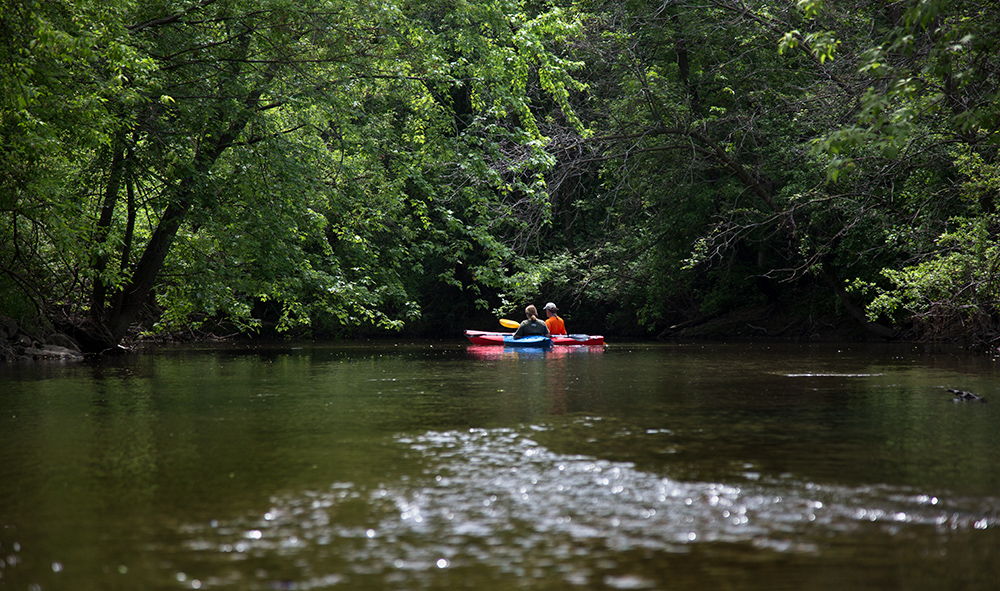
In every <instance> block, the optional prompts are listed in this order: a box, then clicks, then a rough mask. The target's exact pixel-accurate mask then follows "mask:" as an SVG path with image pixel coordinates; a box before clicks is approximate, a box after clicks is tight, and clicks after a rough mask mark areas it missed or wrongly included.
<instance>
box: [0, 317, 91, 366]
mask: <svg viewBox="0 0 1000 591" xmlns="http://www.w3.org/2000/svg"><path fill="white" fill-rule="evenodd" d="M83 357H84V355H83V352H82V351H81V349H80V345H78V344H77V342H76V341H74V340H73V339H72V338H70V337H69V336H67V335H65V334H63V333H61V332H58V331H55V330H46V329H44V328H29V327H27V326H25V325H23V324H21V323H19V322H17V321H16V320H14V319H13V318H8V317H6V316H0V362H4V361H7V362H9V361H17V360H24V361H28V360H33V359H34V360H41V359H47V360H63V361H80V360H82V359H83Z"/></svg>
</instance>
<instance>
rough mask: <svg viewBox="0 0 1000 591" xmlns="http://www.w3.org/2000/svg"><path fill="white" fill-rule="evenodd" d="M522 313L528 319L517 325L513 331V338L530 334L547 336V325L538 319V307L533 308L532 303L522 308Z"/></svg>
mask: <svg viewBox="0 0 1000 591" xmlns="http://www.w3.org/2000/svg"><path fill="white" fill-rule="evenodd" d="M524 315H525V316H527V317H528V319H527V320H525V321H523V322H521V324H520V325H519V326H518V327H517V330H516V331H515V332H514V338H515V339H519V338H521V337H528V336H532V335H541V336H543V337H547V336H549V327H548V326H545V323H544V322H542V321H541V320H539V319H538V308H535V305H534V304H532V305H530V306H528V307H527V308H525V309H524Z"/></svg>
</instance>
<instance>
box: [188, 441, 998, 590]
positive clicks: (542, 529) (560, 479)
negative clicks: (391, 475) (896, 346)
mask: <svg viewBox="0 0 1000 591" xmlns="http://www.w3.org/2000/svg"><path fill="white" fill-rule="evenodd" d="M533 432H534V433H537V427H536V428H534V429H526V430H525V431H524V432H521V431H517V430H510V429H473V430H469V431H447V432H429V433H424V434H421V435H416V436H401V437H398V438H397V439H396V443H397V444H399V445H401V446H404V447H405V448H406V449H408V450H410V453H412V454H414V455H416V456H417V458H416V459H417V460H418V461H419V462H420V463H421V465H423V466H425V468H424V469H425V473H424V475H423V476H422V477H414V478H411V479H406V478H400V479H399V481H396V482H385V483H381V484H379V485H377V486H373V487H371V486H369V487H366V486H361V485H357V484H354V483H350V482H344V483H335V484H334V485H332V486H331V487H330V488H329V489H328V490H323V491H309V492H305V493H297V494H289V495H286V496H280V497H276V498H274V499H272V506H271V507H270V508H268V509H267V511H265V512H264V513H263V514H262V515H260V516H259V517H249V518H247V519H244V520H239V521H238V522H234V523H228V524H224V523H217V522H213V523H212V524H211V526H210V527H200V526H191V529H190V530H189V531H188V532H187V533H188V534H189V535H190V536H191V537H192V540H191V542H190V543H189V548H190V549H192V550H196V551H199V552H217V553H221V554H225V555H229V556H232V557H233V558H234V559H236V560H239V559H240V557H244V556H268V555H272V554H275V555H278V556H294V557H298V558H299V560H298V561H297V564H299V565H300V570H301V572H300V575H301V576H299V577H298V579H297V582H295V583H283V584H282V585H283V587H282V588H310V587H312V586H316V585H318V584H320V582H324V581H325V582H326V583H329V582H330V580H331V579H330V578H331V577H334V578H335V579H336V578H337V577H340V576H349V575H374V574H378V573H382V574H384V576H387V577H392V576H396V577H402V578H404V579H409V580H411V581H412V580H413V579H420V578H421V577H427V576H431V575H430V574H428V573H433V572H435V571H439V570H444V569H452V568H456V567H462V566H469V565H475V564H488V565H491V566H492V567H493V568H496V569H498V570H500V571H501V572H504V573H507V574H510V575H515V576H530V573H531V572H532V571H531V569H532V568H534V569H543V570H551V569H553V568H555V565H566V564H576V565H577V566H576V567H573V568H568V569H567V571H566V572H564V573H563V575H562V576H563V577H564V578H565V579H566V580H567V581H569V582H573V581H575V580H578V579H579V578H580V576H581V574H580V573H581V572H587V569H588V568H591V569H592V567H593V564H595V561H598V560H600V557H601V556H602V555H606V556H613V555H614V553H616V552H623V551H629V550H636V549H644V550H652V551H663V552H686V551H687V550H689V549H690V547H691V545H692V544H704V543H713V542H723V543H743V544H750V545H752V546H754V547H763V548H768V549H770V550H773V551H777V552H794V553H815V552H818V551H819V550H820V545H821V544H822V543H823V540H825V539H829V538H830V537H832V536H837V535H843V534H852V533H858V532H862V531H863V530H866V529H868V528H877V529H878V530H879V531H880V532H882V533H885V534H888V535H906V533H907V532H912V531H913V530H915V529H921V530H922V531H923V533H921V534H920V535H926V528H931V529H932V531H933V532H938V533H947V532H951V531H955V530H977V529H987V528H994V527H996V526H997V524H998V512H997V507H1000V503H998V502H996V499H985V500H984V499H982V498H979V499H976V500H964V499H961V498H947V497H945V496H944V495H942V496H935V495H934V494H931V493H928V492H922V491H913V490H908V489H902V488H899V487H891V486H885V485H870V486H861V487H853V488H852V487H847V486H842V485H826V484H819V483H813V482H802V481H796V480H793V479H790V478H769V477H766V476H761V475H759V474H756V473H752V472H748V473H747V474H746V478H745V480H741V481H738V482H692V481H681V480H675V479H672V478H669V477H665V476H663V475H659V474H653V473H650V472H646V471H643V470H640V469H638V468H637V467H636V466H635V465H634V464H632V463H629V462H615V461H610V460H605V459H600V458H596V457H590V456H585V455H568V454H561V453H557V452H554V451H552V450H551V449H548V448H546V447H544V446H542V445H540V444H539V443H538V442H537V441H535V440H534V439H532V433H533ZM913 535H916V534H913ZM327 554H336V555H337V556H338V557H339V559H340V560H342V562H343V566H342V569H343V571H346V572H343V571H342V572H335V573H330V572H320V571H321V570H322V569H318V568H317V565H318V564H319V563H321V562H322V561H321V560H320V559H321V558H323V557H324V556H326V555H327ZM588 565H589V566H588ZM581 569H582V570H581ZM385 573H390V574H385ZM393 573H394V574H393ZM205 580H206V581H210V579H207V578H206V579H205ZM604 582H605V584H606V585H608V586H611V587H616V588H640V587H643V586H644V585H645V581H644V580H642V579H641V578H635V577H630V576H626V577H621V576H618V575H608V576H607V577H605V579H604ZM216 583H217V585H216V586H221V585H222V584H223V583H224V581H222V580H217V581H216ZM288 585H292V586H291V587H288Z"/></svg>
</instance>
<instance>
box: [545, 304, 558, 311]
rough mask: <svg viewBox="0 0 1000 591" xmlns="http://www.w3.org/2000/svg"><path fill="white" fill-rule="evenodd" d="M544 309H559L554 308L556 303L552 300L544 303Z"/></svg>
mask: <svg viewBox="0 0 1000 591" xmlns="http://www.w3.org/2000/svg"><path fill="white" fill-rule="evenodd" d="M545 309H546V310H554V311H559V308H556V305H555V304H553V303H552V302H549V303H547V304H545Z"/></svg>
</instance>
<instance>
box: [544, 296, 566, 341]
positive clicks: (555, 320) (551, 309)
mask: <svg viewBox="0 0 1000 591" xmlns="http://www.w3.org/2000/svg"><path fill="white" fill-rule="evenodd" d="M557 312H559V308H556V305H555V304H553V303H552V302H549V303H547V304H545V314H546V315H547V316H548V319H546V320H545V326H547V327H549V334H566V323H565V322H563V319H562V318H560V317H559V314H557Z"/></svg>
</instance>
